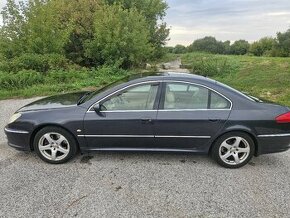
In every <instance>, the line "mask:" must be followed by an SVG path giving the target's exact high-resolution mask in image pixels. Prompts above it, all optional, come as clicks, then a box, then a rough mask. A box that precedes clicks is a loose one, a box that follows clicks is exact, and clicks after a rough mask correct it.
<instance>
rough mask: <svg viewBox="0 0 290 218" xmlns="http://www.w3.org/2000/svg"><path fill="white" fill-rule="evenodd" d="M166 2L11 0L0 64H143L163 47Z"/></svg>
mask: <svg viewBox="0 0 290 218" xmlns="http://www.w3.org/2000/svg"><path fill="white" fill-rule="evenodd" d="M167 7H168V6H167V3H166V2H165V1H164V0H29V1H27V2H23V1H20V2H18V1H17V2H16V1H15V0H7V4H6V6H5V7H4V8H3V10H2V12H1V14H2V17H3V25H2V26H1V27H0V70H7V71H13V70H17V69H18V68H32V69H34V68H41V69H40V71H46V70H49V68H51V67H56V68H57V67H62V66H64V65H77V66H85V67H98V66H102V65H114V66H117V67H122V68H130V67H132V66H138V65H140V64H141V63H144V62H145V61H147V60H150V59H155V58H159V57H161V56H162V55H163V53H164V50H163V47H164V45H165V44H166V41H167V38H168V35H169V29H168V28H167V25H166V23H165V22H164V21H163V18H164V16H165V15H166V9H167ZM15 68H16V69H15ZM37 70H38V69H37ZM38 71H39V70H38Z"/></svg>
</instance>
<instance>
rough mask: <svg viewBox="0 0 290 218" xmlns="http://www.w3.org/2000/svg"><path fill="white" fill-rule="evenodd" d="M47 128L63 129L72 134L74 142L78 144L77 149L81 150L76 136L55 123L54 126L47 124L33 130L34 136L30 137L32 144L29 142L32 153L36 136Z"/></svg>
mask: <svg viewBox="0 0 290 218" xmlns="http://www.w3.org/2000/svg"><path fill="white" fill-rule="evenodd" d="M46 127H57V128H61V129H63V130H65V131H67V132H68V133H69V134H71V136H72V137H73V138H74V140H75V142H76V145H77V148H78V149H80V146H79V142H78V140H77V138H76V136H75V135H74V134H73V133H72V132H71V131H70V130H69V129H67V128H65V127H64V126H62V125H59V124H55V123H53V124H52V123H47V124H41V125H39V126H37V127H36V128H35V129H34V130H33V132H32V134H31V136H30V142H29V144H30V149H31V151H33V150H34V147H33V142H34V139H35V136H36V134H37V133H38V132H39V131H40V130H42V129H43V128H46Z"/></svg>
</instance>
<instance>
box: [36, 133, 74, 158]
mask: <svg viewBox="0 0 290 218" xmlns="http://www.w3.org/2000/svg"><path fill="white" fill-rule="evenodd" d="M38 148H39V151H40V153H41V155H43V156H44V157H45V158H46V159H48V160H52V161H60V160H63V159H64V158H66V157H67V155H68V154H69V152H70V144H69V142H68V140H67V139H66V138H65V137H64V136H63V135H61V134H60V133H56V132H49V133H46V134H44V135H43V136H42V137H41V138H40V139H39V142H38Z"/></svg>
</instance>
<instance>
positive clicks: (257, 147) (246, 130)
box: [208, 128, 259, 156]
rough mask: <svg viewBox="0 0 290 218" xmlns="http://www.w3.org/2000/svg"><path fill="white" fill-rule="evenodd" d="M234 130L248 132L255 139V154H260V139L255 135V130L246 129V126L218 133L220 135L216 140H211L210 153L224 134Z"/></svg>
mask: <svg viewBox="0 0 290 218" xmlns="http://www.w3.org/2000/svg"><path fill="white" fill-rule="evenodd" d="M232 132H242V133H246V134H247V135H249V136H250V137H251V139H252V140H253V142H254V145H255V153H254V155H255V156H258V154H259V144H258V140H257V138H256V136H255V134H254V133H253V132H251V131H250V130H248V129H245V128H240V129H239V128H237V129H229V130H227V131H224V132H222V133H220V134H218V135H217V136H216V137H215V138H214V140H213V141H212V142H211V145H210V148H209V150H208V154H210V153H211V151H212V148H213V145H214V143H215V142H216V141H217V140H218V139H219V138H220V137H222V136H223V135H225V134H228V133H232Z"/></svg>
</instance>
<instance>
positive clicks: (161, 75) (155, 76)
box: [126, 72, 217, 83]
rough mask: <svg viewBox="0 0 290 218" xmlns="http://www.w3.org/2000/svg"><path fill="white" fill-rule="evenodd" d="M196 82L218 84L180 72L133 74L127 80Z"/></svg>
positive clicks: (203, 77)
mask: <svg viewBox="0 0 290 218" xmlns="http://www.w3.org/2000/svg"><path fill="white" fill-rule="evenodd" d="M158 79H160V80H166V79H169V80H174V79H177V80H196V81H199V82H205V83H208V82H209V83H217V81H215V80H212V79H210V78H207V77H205V76H200V75H196V74H190V73H179V72H145V73H139V74H133V75H131V76H128V77H127V78H126V80H127V82H131V81H132V82H133V81H134V82H136V81H138V80H142V81H144V80H145V81H146V80H158Z"/></svg>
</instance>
